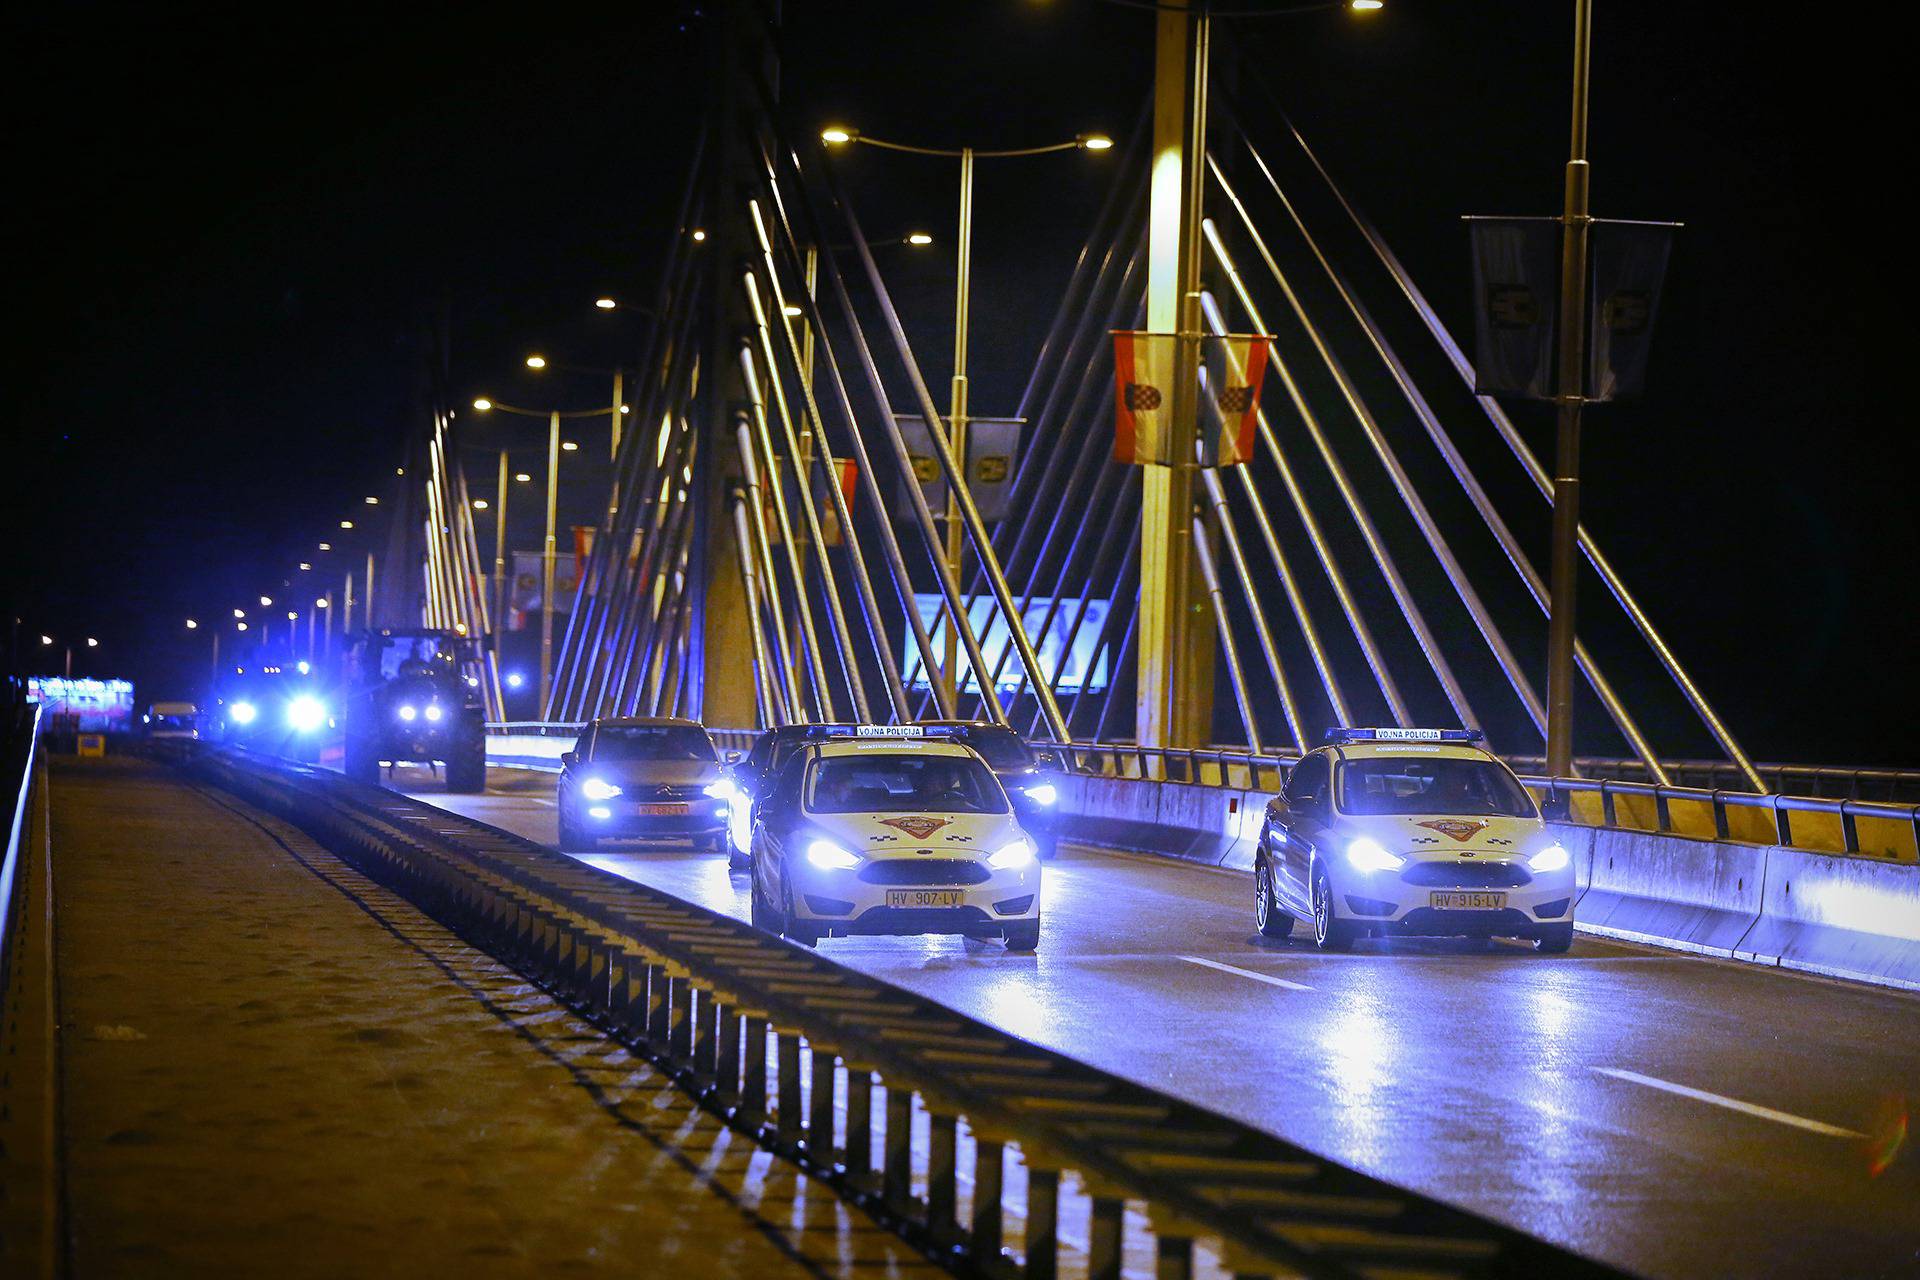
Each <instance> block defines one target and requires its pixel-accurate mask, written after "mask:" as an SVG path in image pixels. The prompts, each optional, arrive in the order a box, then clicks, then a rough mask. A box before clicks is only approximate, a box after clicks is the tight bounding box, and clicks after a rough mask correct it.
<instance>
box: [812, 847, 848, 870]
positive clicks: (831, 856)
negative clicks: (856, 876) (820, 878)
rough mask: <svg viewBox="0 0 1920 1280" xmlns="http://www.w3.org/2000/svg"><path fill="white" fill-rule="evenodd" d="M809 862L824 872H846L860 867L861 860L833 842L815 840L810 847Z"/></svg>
mask: <svg viewBox="0 0 1920 1280" xmlns="http://www.w3.org/2000/svg"><path fill="white" fill-rule="evenodd" d="M807 861H808V862H811V863H812V864H813V865H814V866H816V867H818V868H820V869H821V870H822V871H845V870H846V869H847V868H849V867H857V866H859V865H860V859H858V858H856V857H854V856H853V855H852V854H851V853H848V852H847V851H846V850H845V849H842V848H841V847H840V846H839V845H837V844H835V843H834V842H833V841H831V840H815V841H814V842H813V843H812V844H810V845H808V846H807Z"/></svg>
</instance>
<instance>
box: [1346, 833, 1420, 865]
mask: <svg viewBox="0 0 1920 1280" xmlns="http://www.w3.org/2000/svg"><path fill="white" fill-rule="evenodd" d="M1347 861H1348V862H1351V863H1352V864H1353V868H1354V870H1356V871H1398V870H1399V869H1400V868H1401V867H1402V866H1404V865H1406V861H1407V860H1406V859H1405V858H1403V857H1401V856H1400V855H1399V854H1397V853H1388V852H1387V851H1386V848H1385V847H1384V846H1382V845H1381V843H1380V842H1379V841H1378V840H1373V839H1369V838H1368V837H1366V836H1361V837H1360V838H1359V839H1358V840H1355V841H1354V842H1353V843H1352V844H1350V845H1348V846H1347Z"/></svg>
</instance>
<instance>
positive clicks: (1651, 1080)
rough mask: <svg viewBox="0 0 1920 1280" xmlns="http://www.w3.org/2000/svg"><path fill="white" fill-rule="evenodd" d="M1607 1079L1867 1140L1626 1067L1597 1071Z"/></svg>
mask: <svg viewBox="0 0 1920 1280" xmlns="http://www.w3.org/2000/svg"><path fill="white" fill-rule="evenodd" d="M1594 1070H1595V1071H1598V1072H1599V1073H1600V1074H1601V1075H1603V1076H1612V1077H1613V1078H1614V1079H1615V1080H1625V1081H1628V1082H1630V1083H1632V1084H1643V1085H1645V1086H1647V1088H1649V1089H1659V1090H1662V1091H1663V1092H1666V1093H1677V1094H1679V1095H1680V1096H1681V1097H1683V1098H1692V1099H1693V1100H1694V1101H1695V1102H1709V1103H1712V1104H1713V1105H1714V1106H1716V1107H1725V1108H1726V1109H1727V1110H1729V1111H1739V1112H1744V1113H1745V1114H1747V1115H1750V1116H1758V1117H1760V1119H1762V1120H1771V1121H1773V1122H1774V1123H1775V1124H1785V1125H1792V1126H1793V1127H1794V1128H1796V1129H1805V1130H1806V1131H1807V1132H1808V1133H1817V1134H1820V1135H1821V1136H1822V1137H1827V1138H1864V1137H1866V1136H1867V1135H1866V1134H1864V1133H1855V1132H1854V1131H1853V1130H1852V1129H1842V1128H1841V1127H1840V1126H1839V1125H1833V1124H1828V1123H1826V1122H1825V1121H1823V1120H1809V1119H1807V1118H1806V1117H1805V1116H1796V1115H1791V1114H1789V1113H1787V1112H1785V1111H1775V1110H1774V1109H1773V1108H1772V1107H1763V1106H1760V1105H1758V1104H1757V1103H1752V1102H1742V1101H1740V1099H1738V1098H1729V1097H1725V1096H1723V1095H1721V1094H1718V1093H1708V1092H1707V1091H1706V1090H1705V1089H1692V1088H1689V1087H1687V1086H1686V1085H1684V1084H1675V1083H1673V1081H1671V1080H1661V1079H1658V1078H1657V1077H1654V1076H1643V1075H1641V1074H1640V1073H1639V1072H1638V1071H1628V1070H1626V1069H1625V1068H1624V1067H1595V1068H1594Z"/></svg>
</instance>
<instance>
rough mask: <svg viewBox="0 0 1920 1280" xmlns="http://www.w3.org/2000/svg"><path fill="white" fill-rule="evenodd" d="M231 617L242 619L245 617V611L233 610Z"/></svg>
mask: <svg viewBox="0 0 1920 1280" xmlns="http://www.w3.org/2000/svg"><path fill="white" fill-rule="evenodd" d="M233 616H234V617H236V618H244V617H246V616H247V611H246V610H245V609H235V610H234V611H233Z"/></svg>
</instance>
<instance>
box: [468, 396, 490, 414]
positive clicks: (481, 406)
mask: <svg viewBox="0 0 1920 1280" xmlns="http://www.w3.org/2000/svg"><path fill="white" fill-rule="evenodd" d="M473 407H474V408H476V409H478V410H479V411H480V412H482V413H485V412H486V411H487V410H489V409H491V408H493V401H491V400H489V399H487V398H486V397H485V396H481V397H480V398H479V399H478V400H475V401H474V402H473Z"/></svg>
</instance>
